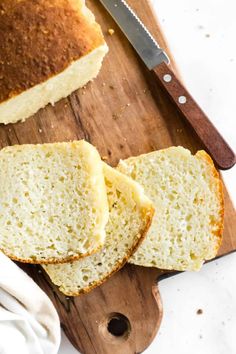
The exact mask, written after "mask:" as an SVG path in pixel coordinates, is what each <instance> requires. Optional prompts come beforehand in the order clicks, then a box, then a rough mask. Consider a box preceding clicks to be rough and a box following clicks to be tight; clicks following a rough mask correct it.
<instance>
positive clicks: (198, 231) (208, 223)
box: [118, 147, 224, 271]
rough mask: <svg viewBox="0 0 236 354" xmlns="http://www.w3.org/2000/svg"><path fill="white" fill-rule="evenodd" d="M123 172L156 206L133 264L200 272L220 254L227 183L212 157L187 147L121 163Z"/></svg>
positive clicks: (133, 258) (133, 158)
mask: <svg viewBox="0 0 236 354" xmlns="http://www.w3.org/2000/svg"><path fill="white" fill-rule="evenodd" d="M118 169H119V171H121V172H123V173H125V174H127V175H129V176H130V177H132V178H133V179H134V180H136V181H137V182H139V183H140V184H141V185H142V186H143V187H144V190H145V193H146V194H147V196H148V197H149V198H150V199H151V200H152V201H153V203H154V205H155V209H156V213H155V216H154V218H153V222H152V226H151V228H150V229H149V232H148V235H147V238H146V240H145V241H144V243H143V244H142V245H141V246H140V247H139V249H138V250H137V252H136V253H135V254H134V255H133V256H132V258H131V259H130V262H131V263H134V264H137V265H142V266H147V267H157V268H161V269H170V270H180V271H184V270H190V271H196V270H199V269H200V268H201V266H202V264H203V263H204V261H205V260H209V259H212V258H214V257H215V256H216V254H217V251H218V249H219V247H220V244H221V240H222V232H223V214H224V201H223V193H222V183H221V181H220V178H219V174H218V172H217V171H216V169H215V167H214V164H213V162H212V160H211V158H210V157H209V155H208V154H207V153H206V152H204V151H200V152H198V153H197V154H196V155H195V156H193V155H191V153H190V151H188V150H187V149H184V148H182V147H171V148H169V149H165V150H160V151H156V152H152V153H149V154H145V155H141V156H138V157H131V158H129V159H127V160H125V161H121V162H120V163H119V165H118Z"/></svg>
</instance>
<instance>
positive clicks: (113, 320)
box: [99, 312, 131, 344]
mask: <svg viewBox="0 0 236 354" xmlns="http://www.w3.org/2000/svg"><path fill="white" fill-rule="evenodd" d="M99 332H100V334H101V335H102V337H103V339H105V341H107V342H109V343H110V344H112V343H113V344H117V342H118V343H121V342H125V341H126V340H127V339H128V338H129V335H130V333H131V324H130V321H129V319H128V318H127V317H126V316H124V315H122V314H121V313H117V312H113V313H111V314H109V315H108V316H107V318H106V319H105V321H102V323H100V325H99Z"/></svg>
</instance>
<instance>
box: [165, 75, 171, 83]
mask: <svg viewBox="0 0 236 354" xmlns="http://www.w3.org/2000/svg"><path fill="white" fill-rule="evenodd" d="M163 80H164V81H165V82H171V80H172V76H171V75H170V74H165V75H164V76H163Z"/></svg>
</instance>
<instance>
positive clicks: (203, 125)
mask: <svg viewBox="0 0 236 354" xmlns="http://www.w3.org/2000/svg"><path fill="white" fill-rule="evenodd" d="M100 2H101V3H102V4H103V5H104V7H105V8H106V10H107V11H108V12H109V13H110V15H111V16H112V17H113V19H114V20H115V22H116V23H117V24H118V26H119V27H120V29H121V30H122V31H123V33H124V34H125V36H126V37H127V38H128V40H129V42H130V43H131V44H132V46H133V47H134V49H135V50H136V52H137V53H138V55H139V56H140V58H141V59H142V60H143V62H144V64H145V65H146V66H147V68H148V69H149V70H150V71H152V73H153V75H154V78H155V80H157V81H158V83H159V85H161V86H162V87H163V88H164V89H165V91H166V93H167V94H168V95H169V96H170V98H171V99H172V101H173V102H174V104H175V105H176V107H177V108H178V109H179V110H180V111H181V113H182V114H183V116H184V117H185V118H186V119H187V121H188V122H189V123H190V125H191V126H192V128H193V129H194V131H195V132H196V134H197V135H198V137H199V138H200V140H201V142H202V143H203V145H204V146H205V148H206V150H207V151H208V152H209V153H210V155H211V157H212V158H213V160H214V162H215V163H216V165H217V166H218V168H220V169H222V170H227V169H230V168H231V167H233V166H234V164H235V162H236V158H235V154H234V152H233V151H232V149H231V148H230V147H229V145H228V144H227V142H226V141H225V140H224V138H223V137H222V136H221V135H220V133H219V132H218V131H217V129H216V128H215V127H214V125H213V124H212V123H211V121H210V120H209V119H208V117H207V116H206V114H205V113H204V112H203V111H202V109H201V108H200V107H199V105H198V104H197V103H196V101H195V100H194V99H193V97H192V96H191V95H190V94H189V92H188V91H187V89H186V88H185V87H184V86H183V84H182V83H181V82H180V81H179V79H178V78H177V77H176V75H175V74H174V72H173V71H172V69H171V68H170V66H169V65H168V64H169V58H168V56H167V54H166V53H165V52H164V50H163V49H161V48H160V47H159V45H158V43H157V42H156V40H155V39H154V37H153V36H152V35H151V33H150V32H149V31H148V30H147V28H146V27H145V26H144V24H143V23H142V22H141V20H140V19H139V18H138V16H137V15H136V14H135V13H134V11H133V10H132V9H131V7H130V6H129V5H128V4H127V3H126V1H125V0H100Z"/></svg>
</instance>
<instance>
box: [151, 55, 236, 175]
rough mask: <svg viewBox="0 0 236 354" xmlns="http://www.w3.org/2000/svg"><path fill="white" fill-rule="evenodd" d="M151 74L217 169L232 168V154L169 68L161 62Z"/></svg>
mask: <svg viewBox="0 0 236 354" xmlns="http://www.w3.org/2000/svg"><path fill="white" fill-rule="evenodd" d="M153 74H154V76H155V78H156V79H158V81H159V83H160V84H161V85H162V87H164V89H165V90H166V92H167V93H168V94H169V96H170V97H171V99H172V100H173V102H174V103H175V104H176V106H177V107H178V109H179V110H180V111H181V112H182V114H183V115H184V117H185V118H186V119H187V121H188V122H189V123H190V125H191V126H192V128H193V129H194V130H195V132H196V134H197V135H198V137H199V138H200V140H201V141H202V143H203V144H204V146H205V147H206V149H207V150H208V152H209V154H210V155H211V156H212V158H213V160H214V162H215V163H216V165H217V166H218V168H220V169H222V170H227V169H229V168H231V167H233V166H234V164H235V162H236V159H235V154H234V152H233V151H232V149H231V148H230V147H229V145H228V144H227V143H226V141H225V140H224V138H223V137H222V136H221V135H220V133H219V132H218V131H217V129H216V128H215V127H214V125H213V124H212V123H211V122H210V120H209V119H208V118H207V116H206V114H205V113H204V112H203V111H202V109H201V108H200V107H199V105H198V104H197V103H196V101H195V100H194V99H193V98H192V96H191V95H190V94H189V92H188V91H187V90H186V88H185V87H184V86H183V85H182V83H181V82H180V81H179V80H178V78H177V77H176V76H175V74H174V72H173V71H172V70H171V68H170V67H169V66H168V65H167V64H166V63H164V62H163V63H161V64H160V65H158V66H156V67H155V68H154V69H153Z"/></svg>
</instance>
